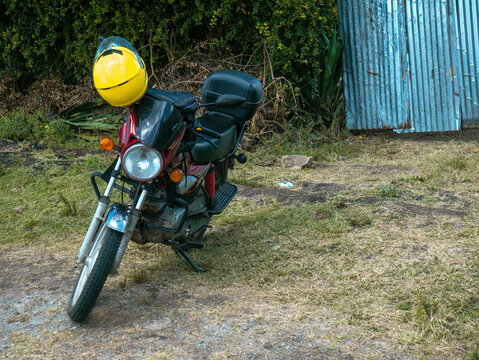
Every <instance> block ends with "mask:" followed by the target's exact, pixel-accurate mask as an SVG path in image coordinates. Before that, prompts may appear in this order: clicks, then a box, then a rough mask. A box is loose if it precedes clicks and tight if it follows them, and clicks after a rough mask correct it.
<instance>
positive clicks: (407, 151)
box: [0, 131, 479, 359]
mask: <svg viewBox="0 0 479 360" xmlns="http://www.w3.org/2000/svg"><path fill="white" fill-rule="evenodd" d="M478 134H479V133H478V132H476V131H468V132H465V133H463V134H455V135H454V134H447V135H430V136H425V135H416V136H413V135H408V136H406V135H376V136H373V135H368V136H366V137H362V138H361V139H360V138H359V137H353V136H351V137H349V138H348V141H347V142H343V143H342V144H338V145H334V146H332V145H324V146H323V147H319V148H316V149H305V148H303V151H302V152H305V153H308V152H309V153H310V154H311V155H314V156H315V159H317V167H316V168H313V169H307V170H304V171H290V170H285V169H281V168H280V167H278V166H276V165H274V164H275V158H276V157H277V155H279V154H280V153H281V152H282V151H289V149H282V147H283V145H281V144H280V146H278V147H276V146H275V145H274V144H273V146H272V149H270V150H268V151H266V150H264V149H259V151H258V153H257V154H256V155H252V156H251V157H250V159H251V161H250V162H249V163H248V164H246V165H244V166H238V167H237V169H236V170H235V171H234V172H233V173H232V176H231V179H232V181H233V182H236V183H240V184H242V185H247V186H251V187H253V188H261V187H264V188H269V189H273V190H279V187H278V182H280V181H290V182H292V183H293V184H294V187H293V188H292V189H291V190H290V191H291V192H298V193H301V194H302V196H303V197H302V199H303V201H302V202H301V203H291V202H289V201H288V196H289V195H288V194H287V193H280V194H282V195H281V196H279V197H278V196H274V197H271V196H267V195H264V196H262V195H257V193H255V192H253V191H250V192H248V191H244V192H243V193H242V194H243V195H240V196H238V198H237V200H236V201H235V202H233V203H232V204H231V205H230V207H229V208H228V209H227V210H226V212H225V213H224V214H222V215H221V216H218V217H217V218H215V220H214V223H213V225H214V229H212V230H209V231H208V233H207V235H206V237H207V245H206V246H205V248H204V249H203V250H201V251H192V252H191V256H192V257H193V258H194V259H195V260H196V261H197V262H198V263H199V265H200V266H202V267H205V268H206V269H207V270H208V273H207V274H204V275H202V276H196V275H195V274H193V273H192V272H191V270H190V268H189V267H188V266H187V265H186V264H184V263H183V262H181V261H180V260H179V259H178V258H177V257H176V256H174V255H173V253H172V252H171V251H169V250H168V249H167V248H165V247H163V246H156V245H146V246H142V247H141V246H137V245H136V244H132V246H131V247H130V248H129V251H128V252H127V254H126V256H125V260H124V263H123V264H122V268H121V275H120V276H119V277H117V278H113V279H112V280H110V282H109V283H108V287H107V289H106V291H107V293H108V292H110V296H113V295H111V292H114V293H115V294H116V295H115V296H122V291H125V289H134V292H136V293H137V296H138V298H137V299H136V300H135V303H136V304H139V306H143V307H149V306H154V307H155V308H156V309H160V310H161V311H170V310H168V309H169V307H170V306H177V305H178V306H180V307H184V308H187V309H189V310H191V309H195V308H196V307H197V306H199V305H198V303H201V304H202V305H201V309H202V314H197V315H194V314H192V315H190V316H189V318H188V320H189V321H193V322H194V321H199V322H200V323H201V324H203V322H204V321H206V322H208V321H213V320H206V319H213V318H214V319H216V320H214V321H215V324H217V323H220V324H232V323H234V321H233V320H231V319H237V320H238V319H243V318H242V317H240V315H239V314H242V313H244V312H245V311H246V312H248V311H249V312H250V313H251V319H253V320H252V321H254V322H255V324H257V323H259V324H261V329H262V330H261V331H265V332H264V333H263V334H264V335H263V336H264V337H265V339H266V338H268V336H270V331H272V329H271V327H269V328H268V325H267V323H268V322H269V323H272V324H274V326H275V327H278V329H282V331H284V332H286V333H287V332H288V331H290V332H292V331H299V330H298V328H297V326H300V325H301V326H304V327H305V329H308V331H306V332H305V333H304V334H302V336H303V337H302V338H303V341H305V342H309V343H311V344H312V343H316V342H317V341H318V339H319V338H318V336H319V335H315V334H318V332H316V333H315V331H314V329H316V328H315V326H317V325H315V324H317V323H318V322H319V323H321V324H323V325H322V326H323V327H322V328H321V331H322V332H321V334H323V333H324V332H327V334H328V335H327V338H328V343H327V346H328V347H329V348H331V349H334V351H339V352H338V353H336V352H334V351H333V350H331V351H332V352H331V353H330V356H332V357H335V356H337V357H341V356H343V355H344V356H346V355H347V354H355V356H357V357H358V358H368V357H369V358H377V357H380V356H384V353H383V352H375V351H378V350H377V349H379V348H380V345H379V344H387V345H384V346H386V348H387V349H388V350H387V351H388V352H389V356H390V357H393V356H396V355H397V356H398V357H401V356H404V357H405V356H410V357H418V358H437V359H451V358H470V359H478V358H479V356H478V347H479V343H478V340H477V339H478V338H479V297H478V295H477V294H478V293H479V240H478V235H479V227H478V225H477V217H478V215H479V197H478V194H477V187H478V185H479V179H478V176H477V172H478V171H477V169H478V167H479V153H475V152H474V150H475V149H476V147H478V144H477V140H476V139H477V135H478ZM285 146H289V145H285ZM264 154H266V156H263V155H264ZM36 156H39V155H36ZM83 160H84V161H81V162H80V161H78V160H77V161H76V162H75V163H74V165H73V166H72V167H70V168H68V169H66V170H62V169H58V168H55V167H52V168H51V169H49V170H48V171H47V172H45V173H38V172H37V173H35V172H33V173H32V170H31V169H28V168H27V169H25V168H21V167H20V168H15V167H14V168H12V167H8V168H6V170H4V172H5V174H4V175H1V176H0V185H1V186H2V188H3V189H4V192H3V194H2V196H3V199H2V202H1V204H2V205H1V206H2V208H1V214H2V216H1V219H2V220H0V226H1V227H2V228H3V229H5V230H4V236H3V237H2V239H1V241H0V244H1V245H0V246H1V248H2V249H3V251H6V250H7V249H13V248H14V247H16V246H18V245H19V244H22V246H25V247H27V248H28V247H29V246H38V244H39V243H42V245H43V246H44V250H43V251H45V252H56V251H62V252H65V253H71V254H73V253H74V252H75V251H76V247H77V246H78V244H79V241H80V239H81V236H82V235H83V231H84V229H85V228H86V226H87V223H88V221H89V217H90V215H91V212H92V210H93V206H94V204H93V203H90V202H88V200H89V199H92V193H91V192H90V190H89V185H88V174H87V171H88V169H90V168H92V167H95V166H103V165H105V163H107V162H108V160H107V159H103V158H102V157H99V156H94V157H92V156H89V157H87V158H84V159H83ZM265 161H271V162H272V164H273V165H269V166H264V165H265V164H264V162H265ZM31 174H34V175H36V176H35V177H33V180H30V179H32V178H31V177H28V178H27V175H31ZM27 179H28V180H27ZM59 188H61V189H62V194H64V195H65V197H66V198H67V199H68V201H70V202H73V201H74V202H75V204H76V214H68V216H66V215H65V213H64V212H62V206H61V203H60V202H59V200H58V198H55V196H56V195H55V194H57V192H58V189H59ZM32 194H33V196H32ZM275 194H276V193H275ZM318 194H322V195H324V196H322V197H321V199H323V200H322V201H309V200H308V199H309V197H311V196H313V195H318ZM52 198H53V200H50V199H52ZM18 204H22V205H24V206H25V211H24V212H23V213H21V214H12V213H11V209H12V208H13V207H15V206H17V205H18ZM57 205H59V206H57ZM47 214H48V219H49V220H48V221H46V220H45V219H46V218H47ZM325 214H327V215H325ZM27 219H28V221H30V223H27V222H26V220H27ZM65 219H67V220H68V221H65ZM72 219H74V220H75V221H72ZM26 227H28V230H26ZM59 234H67V235H66V237H64V238H63V240H64V241H63V242H62V243H59V242H58V241H57V240H58V238H59ZM72 261H73V260H72ZM149 287H155V288H156V287H161V288H164V289H170V290H168V291H171V292H172V293H173V294H176V295H175V296H178V295H179V294H181V293H182V291H185V289H186V288H187V289H190V290H194V292H195V294H196V295H194V296H193V297H192V298H184V299H183V298H182V300H181V302H180V303H181V305H180V304H178V303H177V302H176V301H174V300H170V299H169V298H163V299H162V301H161V302H158V300H155V298H151V297H150V295H148V294H149V293H148V292H147V291H146V292H145V291H142V290H140V289H148V288H149ZM118 288H121V289H123V290H118V292H117V290H115V289H118ZM195 289H197V291H196V290H195ZM132 291H133V290H132ZM164 291H167V290H164ZM204 294H214V295H212V298H213V299H215V297H218V296H220V297H222V298H223V299H226V300H223V302H218V303H216V302H215V301H216V300H205V299H210V298H205V297H204V296H205V295H204ZM172 297H173V298H174V296H173V295H172ZM207 301H212V302H211V304H210V305H208V303H207ZM218 301H219V300H218ZM165 304H166V305H165ZM173 304H175V305H173ZM205 304H206V305H205ZM99 306H101V305H99ZM109 306H113V307H114V306H116V303H115V302H113V303H112V304H111V305H109ZM285 309H288V310H285ZM51 311H52V313H54V314H56V312H55V309H52V310H51ZM111 311H113V310H110V312H111ZM208 311H210V313H209V312H208ZM281 314H283V315H281ZM105 316H106V315H105ZM273 317H274V319H275V320H274V321H272V318H273ZM279 319H280V320H279ZM231 321H233V322H231ZM238 321H239V320H238ZM207 324H209V325H207ZM207 324H206V323H205V324H204V326H205V329H210V328H208V327H207V326H213V325H212V324H213V322H212V323H211V324H210V323H207ZM298 324H299V325H298ZM202 326H203V325H202ZM225 326H226V325H225ZM231 326H233V325H231ZM241 326H242V325H241ZM244 326H246V325H244ZM258 326H259V325H258ZM263 326H264V328H263ZM293 327H294V329H296V330H294V329H293ZM194 329H195V331H198V333H196V335H194V334H193V333H192V335H191V336H190V335H188V337H187V338H188V339H189V340H191V341H193V342H194V339H195V336H201V335H200V334H201V330H200V329H197V328H194ZM215 329H216V328H215ZM245 329H246V327H245ZM258 329H259V328H258ZM131 330H132V331H134V330H133V329H131ZM316 330H317V329H316ZM138 331H139V330H138ZM205 331H206V330H205ZM208 331H209V330H208ZM215 331H220V330H215ZM228 331H230V330H228ZM258 331H259V330H258ZM278 331H279V330H278ZM242 332H245V333H247V331H246V330H244V329H243V330H242V328H241V327H240V328H238V329H234V330H231V333H232V334H236V335H235V336H241V334H242ZM62 334H63V332H62ZM259 334H261V333H259ZM14 335H15V336H13V335H12V336H13V337H12V340H11V341H12V342H13V343H15V344H16V345H15V348H14V349H15V351H16V353H17V354H25V355H28V354H29V353H28V351H27V350H25V349H26V348H25V343H27V342H28V341H30V340H31V343H32V344H37V343H38V338H35V337H33V338H32V339H30V340H28V336H29V335H28V334H14ZM58 336H59V335H55V336H53V335H49V336H48V338H50V339H51V341H53V343H52V344H57V342H56V341H57V340H56V339H57V337H58ZM258 336H261V335H258ZM234 339H237V338H236V337H235V338H234ZM234 339H233V340H234ZM321 339H324V337H323V335H321ZM233 340H231V343H230V346H229V347H222V348H217V349H215V350H214V351H212V352H211V354H212V355H211V357H212V358H219V359H221V358H228V357H235V356H237V355H238V354H239V353H238V351H239V349H241V346H245V345H244V344H242V343H241V342H238V341H236V340H234V341H233ZM43 341H44V340H43ZM71 341H73V342H75V341H74V340H71ZM125 341H126V340H124V339H122V338H120V339H117V340H115V341H114V343H115V344H116V345H114V344H113V345H111V346H112V348H115V346H119V345H118V344H121V343H124V342H125ZM218 341H219V342H221V341H222V340H221V339H218ZM265 341H266V340H265ZM365 344H366V345H365ZM57 346H58V345H57ZM189 346H193V345H191V344H190V345H189ZM274 346H278V344H276V343H274ZM368 346H369V347H370V348H371V349H372V350H370V351H369V352H368V350H367V347H368ZM381 346H383V345H381ZM187 349H191V347H188V348H187ZM187 349H186V348H185V349H181V347H172V348H168V349H164V350H161V351H160V350H157V351H156V352H153V353H151V354H150V356H151V358H152V359H169V358H173V359H174V358H178V357H182V356H183V357H184V356H188V350H187ZM381 349H384V348H381ZM22 351H24V352H22ZM251 351H254V350H251ZM381 351H383V350H381ZM335 354H336V355H335ZM337 354H340V355H341V356H339V355H337ZM368 354H369V355H368ZM381 354H382V355H381ZM398 354H399V355H398ZM386 357H387V356H386Z"/></svg>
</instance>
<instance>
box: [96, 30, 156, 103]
mask: <svg viewBox="0 0 479 360" xmlns="http://www.w3.org/2000/svg"><path fill="white" fill-rule="evenodd" d="M93 83H94V84H95V88H96V89H97V91H98V93H99V94H100V96H101V97H102V98H103V99H105V100H106V101H107V102H108V103H109V104H110V105H113V106H129V105H131V104H133V103H135V102H137V101H138V100H140V99H141V98H142V96H143V95H144V94H145V91H146V87H147V85H148V75H147V73H146V70H145V63H144V62H143V60H142V59H141V57H140V55H138V53H137V52H136V50H135V48H134V47H133V46H132V45H131V44H130V43H129V42H128V41H126V40H125V39H123V38H121V37H118V36H110V37H108V38H106V39H104V40H103V41H102V42H101V43H100V46H99V47H98V49H97V51H96V55H95V61H94V63H93Z"/></svg>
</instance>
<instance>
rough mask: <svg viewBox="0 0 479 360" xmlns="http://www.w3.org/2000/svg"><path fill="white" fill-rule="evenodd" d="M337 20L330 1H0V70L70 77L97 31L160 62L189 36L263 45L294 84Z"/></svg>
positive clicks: (80, 70)
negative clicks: (126, 41)
mask: <svg viewBox="0 0 479 360" xmlns="http://www.w3.org/2000/svg"><path fill="white" fill-rule="evenodd" d="M336 22H337V9H336V1H335V0H310V1H306V0H303V1H293V0H267V1H263V0H215V1H210V2H206V1H200V0H196V1H194V2H193V1H188V0H169V1H161V2H151V1H147V0H137V1H134V2H129V1H125V0H120V1H113V0H94V1H90V2H84V1H80V0H71V1H47V0H39V1H35V2H21V1H17V0H5V1H2V2H1V3H0V25H1V27H0V29H2V30H0V47H1V48H2V50H3V51H2V53H1V55H0V69H3V72H4V73H5V74H8V75H9V76H11V77H12V79H13V80H15V81H16V83H17V84H18V85H20V86H21V85H25V84H27V83H28V82H30V81H32V80H36V79H39V78H40V77H43V76H46V75H52V74H53V75H56V74H58V73H60V74H62V75H63V77H64V78H67V79H70V80H74V79H75V78H78V77H83V76H85V75H87V74H89V73H90V71H91V64H92V57H93V55H94V53H95V49H96V41H97V37H98V36H99V35H100V36H109V35H119V36H123V37H125V38H126V39H128V40H130V41H131V42H132V43H133V44H134V45H135V46H136V47H137V48H138V49H140V53H141V55H142V56H143V57H144V58H145V60H146V62H147V63H148V62H149V61H150V50H152V52H151V53H152V55H153V59H151V60H152V61H154V62H155V64H160V65H161V64H166V63H167V62H168V60H170V58H171V56H172V55H174V53H175V52H180V53H181V52H184V51H185V50H187V49H188V48H189V47H190V46H191V44H192V43H193V42H195V41H206V40H207V41H208V42H209V44H210V45H211V46H216V47H219V48H223V49H228V50H230V51H232V52H234V53H236V54H240V53H252V52H253V51H257V50H258V49H259V50H260V52H263V51H266V50H265V49H267V51H268V53H269V55H270V60H271V67H272V69H273V70H274V71H275V72H276V73H277V74H281V76H285V77H287V78H290V79H292V80H293V81H294V82H295V83H298V84H299V83H301V82H303V81H304V80H305V76H306V75H308V76H310V77H311V78H313V79H316V78H318V77H319V76H320V75H321V72H322V71H323V68H322V67H323V64H322V62H321V61H320V59H323V58H324V57H325V56H326V54H327V48H328V44H327V42H326V41H325V40H324V35H327V36H329V35H330V34H331V33H332V32H333V30H334V29H335V28H336ZM148 45H150V46H148ZM150 47H151V49H150ZM0 71H1V70H0Z"/></svg>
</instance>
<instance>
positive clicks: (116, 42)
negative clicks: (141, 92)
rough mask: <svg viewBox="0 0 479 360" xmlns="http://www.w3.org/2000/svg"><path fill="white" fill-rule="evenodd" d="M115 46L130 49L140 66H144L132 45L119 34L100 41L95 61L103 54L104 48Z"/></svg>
mask: <svg viewBox="0 0 479 360" xmlns="http://www.w3.org/2000/svg"><path fill="white" fill-rule="evenodd" d="M115 47H124V48H127V49H128V50H130V51H131V52H132V53H133V55H135V57H136V60H138V64H140V66H141V68H142V69H143V68H144V64H143V61H142V60H141V57H140V55H138V52H137V51H136V49H135V48H134V47H133V45H131V44H130V43H129V42H128V41H127V40H125V39H123V38H122V37H119V36H109V37H107V38H105V39H104V40H103V41H102V42H101V43H100V45H99V46H98V48H97V50H96V54H95V62H96V61H97V60H98V58H99V56H100V55H101V54H103V53H104V52H105V51H106V50H111V49H113V48H115Z"/></svg>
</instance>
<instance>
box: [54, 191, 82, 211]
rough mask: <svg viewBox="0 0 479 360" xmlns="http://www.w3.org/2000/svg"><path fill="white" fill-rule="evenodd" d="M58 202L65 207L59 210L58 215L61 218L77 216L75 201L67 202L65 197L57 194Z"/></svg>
mask: <svg viewBox="0 0 479 360" xmlns="http://www.w3.org/2000/svg"><path fill="white" fill-rule="evenodd" d="M58 198H59V200H60V202H61V203H62V204H63V205H65V206H64V207H63V208H62V209H61V210H60V214H61V215H62V216H77V215H78V206H77V202H76V201H75V200H68V199H67V198H66V197H65V195H63V194H62V193H60V194H58Z"/></svg>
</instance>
